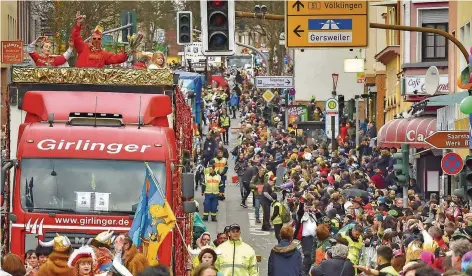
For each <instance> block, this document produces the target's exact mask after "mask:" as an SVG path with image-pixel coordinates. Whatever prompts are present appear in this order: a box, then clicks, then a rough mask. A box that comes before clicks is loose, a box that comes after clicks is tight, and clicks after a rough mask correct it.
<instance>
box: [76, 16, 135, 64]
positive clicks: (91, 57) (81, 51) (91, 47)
mask: <svg viewBox="0 0 472 276" xmlns="http://www.w3.org/2000/svg"><path fill="white" fill-rule="evenodd" d="M84 20H85V16H84V15H81V14H80V12H77V15H76V22H77V23H76V24H75V26H74V29H73V30H72V39H73V40H74V47H75V50H76V51H77V54H78V56H77V61H76V63H75V67H88V68H103V67H104V66H105V65H111V64H119V63H123V62H125V61H126V60H127V59H128V54H127V53H120V54H113V53H110V52H107V51H105V50H103V49H102V37H103V33H102V28H101V27H100V26H97V27H96V28H95V30H94V31H93V34H92V43H91V44H89V43H85V42H84V40H83V39H82V36H81V35H80V30H81V28H82V25H83V24H84Z"/></svg>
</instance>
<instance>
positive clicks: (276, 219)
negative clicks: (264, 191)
mask: <svg viewBox="0 0 472 276" xmlns="http://www.w3.org/2000/svg"><path fill="white" fill-rule="evenodd" d="M270 196H271V197H272V198H273V199H274V201H272V209H273V211H272V217H271V218H270V220H271V221H272V225H274V232H275V238H276V239H277V242H279V243H280V230H282V226H283V225H284V223H283V222H282V208H283V207H282V203H280V201H278V200H277V194H276V193H272V194H271V195H270Z"/></svg>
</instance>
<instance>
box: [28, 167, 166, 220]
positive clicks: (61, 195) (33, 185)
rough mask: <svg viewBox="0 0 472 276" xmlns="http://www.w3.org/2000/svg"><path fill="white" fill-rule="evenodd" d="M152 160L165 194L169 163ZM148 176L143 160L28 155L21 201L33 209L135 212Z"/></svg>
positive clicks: (154, 171)
mask: <svg viewBox="0 0 472 276" xmlns="http://www.w3.org/2000/svg"><path fill="white" fill-rule="evenodd" d="M148 164H149V167H150V168H151V170H152V171H153V173H154V175H155V176H156V179H157V181H158V182H159V184H160V187H161V190H162V192H163V194H164V195H165V192H166V185H165V183H166V170H165V163H163V162H149V163H148ZM145 176H146V169H145V165H144V162H141V161H117V160H91V159H30V158H28V159H26V158H25V159H23V160H22V162H21V182H20V192H21V205H22V207H23V209H24V210H25V211H29V212H33V211H34V212H54V211H55V210H57V211H62V212H81V213H100V212H113V213H115V212H116V213H120V212H123V213H129V214H132V213H134V211H135V208H136V205H137V203H138V201H139V197H140V195H141V191H142V187H143V185H144V179H145Z"/></svg>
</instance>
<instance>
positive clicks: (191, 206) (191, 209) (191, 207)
mask: <svg viewBox="0 0 472 276" xmlns="http://www.w3.org/2000/svg"><path fill="white" fill-rule="evenodd" d="M183 203H184V213H186V214H191V213H195V212H197V204H195V201H193V200H191V201H184V202H183Z"/></svg>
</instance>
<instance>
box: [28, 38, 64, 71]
mask: <svg viewBox="0 0 472 276" xmlns="http://www.w3.org/2000/svg"><path fill="white" fill-rule="evenodd" d="M46 43H49V44H50V45H52V42H51V41H50V40H46V41H43V42H42V43H41V48H43V46H44V44H46ZM35 48H36V41H34V42H32V43H31V44H29V45H28V47H27V52H28V54H29V55H30V57H31V58H32V59H33V61H34V64H36V66H61V65H63V64H64V63H66V62H67V60H68V59H69V58H70V56H71V54H72V50H73V48H71V47H69V49H67V51H66V52H65V53H64V54H62V55H60V56H51V55H44V54H39V53H37V52H36V49H35Z"/></svg>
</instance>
